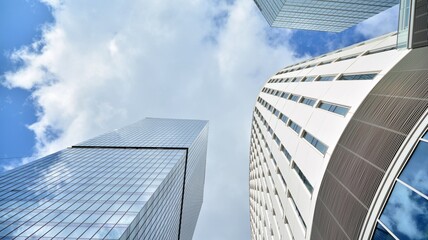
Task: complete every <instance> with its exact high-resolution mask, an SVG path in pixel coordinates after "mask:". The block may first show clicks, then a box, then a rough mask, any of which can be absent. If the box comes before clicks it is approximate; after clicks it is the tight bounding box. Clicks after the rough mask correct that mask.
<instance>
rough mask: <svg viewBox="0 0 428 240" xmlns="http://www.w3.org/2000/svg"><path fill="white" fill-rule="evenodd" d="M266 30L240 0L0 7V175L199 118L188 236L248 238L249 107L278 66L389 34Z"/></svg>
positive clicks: (43, 1) (386, 21)
mask: <svg viewBox="0 0 428 240" xmlns="http://www.w3.org/2000/svg"><path fill="white" fill-rule="evenodd" d="M397 22H398V20H397V7H394V8H392V9H390V10H387V11H386V12H383V13H381V14H379V15H377V16H374V17H373V18H370V19H368V20H366V21H364V22H363V23H360V24H359V25H357V26H355V27H352V28H350V29H348V30H345V31H343V32H341V33H322V32H315V31H298V30H289V29H276V28H270V27H269V26H268V25H267V23H266V21H265V20H264V19H263V17H262V15H261V14H260V13H259V12H258V9H257V7H256V6H255V4H254V3H253V1H251V0H234V1H233V0H212V1H206V0H173V1H142V0H129V1H126V2H125V1H118V0H112V1H108V3H106V2H105V1H101V0H93V1H83V0H40V1H38V0H4V1H0V32H1V34H0V84H1V85H0V116H1V118H0V172H2V171H7V170H10V169H12V168H14V167H17V166H19V165H22V164H24V163H26V162H29V161H31V160H32V159H35V158H38V157H41V156H45V155H47V154H50V153H53V152H55V151H58V150H60V149H63V148H65V147H68V146H70V145H73V144H76V143H78V142H81V141H82V140H85V139H87V138H90V137H94V136H96V135H99V134H101V133H104V132H107V131H111V130H113V129H117V128H119V127H122V126H126V125H127V124H130V123H133V122H135V121H138V120H139V119H142V118H145V117H165V118H187V119H205V120H209V121H210V123H209V124H210V132H209V145H208V156H207V166H206V168H207V173H206V182H205V197H204V203H203V207H202V210H201V213H200V217H199V221H198V224H197V227H196V230H195V234H194V239H197V240H198V239H204V240H210V239H249V238H250V227H249V197H248V168H249V166H248V165H249V156H248V153H249V142H250V140H249V138H250V127H251V118H252V110H253V107H254V104H255V101H256V97H257V95H258V93H259V91H260V89H261V88H262V86H263V84H264V83H265V82H266V81H267V79H268V78H269V77H270V76H272V75H273V74H274V73H276V72H277V71H278V70H279V69H281V68H283V67H285V66H287V65H290V64H293V63H295V62H298V61H301V60H304V59H306V58H309V57H312V56H317V55H320V54H323V53H326V52H329V51H333V50H335V49H338V48H342V47H345V46H348V45H351V44H354V43H356V42H360V41H363V40H365V39H369V38H372V37H375V36H379V35H382V34H384V33H388V32H391V31H394V30H395V29H396V25H397Z"/></svg>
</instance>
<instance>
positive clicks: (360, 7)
mask: <svg viewBox="0 0 428 240" xmlns="http://www.w3.org/2000/svg"><path fill="white" fill-rule="evenodd" d="M254 2H255V3H256V5H257V7H258V8H259V10H260V12H261V13H262V14H263V16H264V17H265V19H266V21H267V22H268V23H269V25H270V26H272V27H284V28H295V29H306V30H317V31H329V32H340V31H343V30H345V29H347V28H349V27H351V26H353V25H355V24H357V23H359V22H362V21H364V20H365V19H367V18H369V17H371V16H374V15H376V14H378V13H380V12H382V11H384V10H386V9H388V8H390V7H392V6H394V5H396V4H398V0H370V1H367V0H353V1H349V0H338V1H322V0H287V1H286V0H254Z"/></svg>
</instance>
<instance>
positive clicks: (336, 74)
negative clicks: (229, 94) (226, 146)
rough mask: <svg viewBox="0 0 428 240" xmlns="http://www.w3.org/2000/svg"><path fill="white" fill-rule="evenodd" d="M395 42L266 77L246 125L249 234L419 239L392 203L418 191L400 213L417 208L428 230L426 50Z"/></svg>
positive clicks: (379, 41)
mask: <svg viewBox="0 0 428 240" xmlns="http://www.w3.org/2000/svg"><path fill="white" fill-rule="evenodd" d="M396 42H397V36H396V34H395V33H393V34H388V35H385V36H382V37H379V38H376V39H372V40H369V41H366V42H363V43H359V44H356V45H354V46H350V47H347V48H344V49H340V50H337V51H334V52H332V53H329V54H325V55H323V56H320V57H317V58H314V59H310V60H307V61H304V62H301V63H298V64H295V65H292V66H288V67H286V68H284V69H282V70H281V71H279V72H278V73H277V74H276V75H274V76H273V77H271V78H270V79H269V80H268V82H267V83H266V84H265V86H264V87H263V89H262V90H261V92H260V95H259V96H258V98H257V101H256V105H255V110H254V116H253V122H252V132H251V147H250V221H251V234H252V238H253V239H370V238H374V239H426V238H411V237H409V238H406V235H405V234H406V233H409V232H412V231H411V230H406V229H405V225H404V224H401V225H400V218H397V216H396V215H394V214H395V213H396V211H395V210H396V209H393V208H394V207H396V206H397V202H398V201H399V199H403V197H402V195H400V194H403V192H405V191H407V192H406V193H407V194H408V196H411V197H409V199H415V197H419V198H418V201H416V202H413V203H412V204H413V205H412V206H413V208H412V209H410V210H409V208H407V209H406V208H405V207H402V209H401V212H400V216H407V217H408V219H412V216H411V214H416V215H415V216H417V217H418V219H415V218H414V216H413V221H416V222H418V223H419V225H421V226H418V225H417V224H416V225H415V229H416V230H418V231H419V232H420V233H426V229H424V227H425V226H427V225H428V221H427V220H426V219H425V220H424V216H427V214H428V212H424V211H428V200H427V199H428V198H427V193H426V189H427V186H428V184H426V182H428V181H425V182H423V181H424V179H426V180H428V179H427V176H428V171H427V170H426V169H427V167H426V166H428V159H427V154H426V153H427V151H428V150H427V147H426V146H427V145H428V144H425V143H426V138H427V137H426V135H423V134H425V131H426V126H427V125H428V124H427V121H428V118H426V115H427V108H428V63H427V61H426V58H425V57H424V56H426V55H427V54H428V50H427V48H419V49H396ZM423 136H425V137H423ZM415 149H416V150H415ZM413 152H414V153H413ZM424 154H425V155H424ZM409 159H416V160H409ZM413 161H414V162H415V163H414V164H413V165H411V163H412V162H413ZM424 161H425V162H424ZM407 162H409V163H408V164H407V165H406V163H407ZM415 164H416V165H415ZM409 166H410V167H409ZM415 166H416V167H415ZM423 167H425V168H423ZM403 169H404V170H403ZM406 169H410V170H406ZM415 169H420V171H419V172H418V173H419V175H418V177H417V178H415V177H413V178H412V177H409V174H408V173H407V175H406V174H405V173H406V171H407V172H409V171H416V170H415ZM406 176H407V178H406ZM424 177H425V178H424ZM409 179H410V180H409ZM403 186H404V187H405V188H403ZM421 186H422V187H421ZM397 189H398V190H397ZM411 194H413V195H411ZM388 199H389V200H388ZM397 199H398V200H397ZM419 200H420V201H419ZM418 204H419V205H418ZM398 205H400V204H398ZM415 206H416V207H415ZM406 213H407V215H406ZM424 214H425V215H424ZM403 219H404V218H402V219H401V220H403ZM403 221H404V220H403ZM423 224H425V225H423ZM413 230H414V229H413ZM413 232H415V231H413ZM425 236H426V235H425ZM388 237H390V238H388Z"/></svg>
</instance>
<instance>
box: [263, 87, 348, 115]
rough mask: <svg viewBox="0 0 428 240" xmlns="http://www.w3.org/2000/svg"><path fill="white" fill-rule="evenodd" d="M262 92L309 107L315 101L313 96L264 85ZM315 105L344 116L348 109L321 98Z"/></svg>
mask: <svg viewBox="0 0 428 240" xmlns="http://www.w3.org/2000/svg"><path fill="white" fill-rule="evenodd" d="M262 92H264V93H267V94H271V95H274V96H279V97H283V98H285V99H288V100H291V101H293V102H297V103H303V104H306V105H308V106H311V107H312V106H314V105H315V103H316V102H317V100H316V99H314V98H309V97H305V96H300V95H297V94H291V93H288V92H282V91H279V90H274V89H271V88H266V87H264V88H263V89H262ZM316 107H317V108H320V109H323V110H326V111H329V112H332V113H336V114H339V115H342V116H346V114H347V113H348V111H349V107H345V106H341V105H338V104H334V103H328V102H325V101H321V100H320V101H319V103H318V104H317V105H316ZM275 115H276V114H275Z"/></svg>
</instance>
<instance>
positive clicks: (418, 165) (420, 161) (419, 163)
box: [399, 141, 428, 196]
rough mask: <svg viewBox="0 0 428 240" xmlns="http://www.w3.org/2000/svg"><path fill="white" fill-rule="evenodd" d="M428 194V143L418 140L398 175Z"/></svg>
mask: <svg viewBox="0 0 428 240" xmlns="http://www.w3.org/2000/svg"><path fill="white" fill-rule="evenodd" d="M399 178H400V179H401V180H402V181H404V182H406V183H407V184H409V185H410V186H412V187H414V188H415V189H416V190H418V191H420V192H422V193H424V194H425V195H427V196H428V143H427V142H423V141H420V142H419V144H418V146H417V147H416V149H415V151H414V152H413V154H412V156H411V158H410V159H409V162H408V163H407V165H406V167H405V168H404V170H403V172H402V173H401V175H400V177H399Z"/></svg>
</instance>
